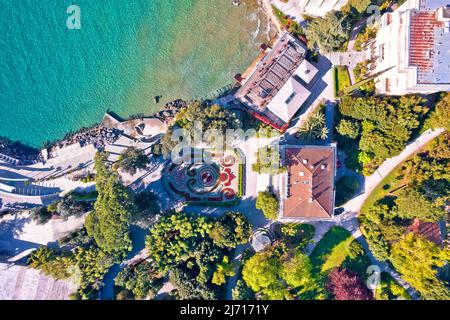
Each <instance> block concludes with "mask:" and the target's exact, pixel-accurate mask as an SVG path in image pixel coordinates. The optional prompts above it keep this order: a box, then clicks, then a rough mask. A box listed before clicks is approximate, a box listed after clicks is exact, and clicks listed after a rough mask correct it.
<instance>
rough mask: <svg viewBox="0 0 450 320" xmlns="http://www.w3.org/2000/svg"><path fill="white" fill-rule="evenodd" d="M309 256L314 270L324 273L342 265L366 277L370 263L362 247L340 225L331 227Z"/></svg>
mask: <svg viewBox="0 0 450 320" xmlns="http://www.w3.org/2000/svg"><path fill="white" fill-rule="evenodd" d="M310 257H311V262H312V264H313V269H314V272H315V273H321V274H324V275H326V274H327V273H328V272H330V271H331V270H332V269H334V268H336V267H344V268H347V269H350V270H352V271H354V272H356V273H358V274H359V275H360V276H361V277H362V278H366V276H367V272H366V271H367V267H368V266H369V265H370V261H369V258H368V257H367V255H366V253H365V251H364V248H363V247H362V246H361V245H360V244H359V243H358V242H357V241H356V240H355V238H353V236H352V235H351V234H350V232H348V231H347V230H345V229H344V228H341V227H333V228H331V229H330V230H329V231H328V232H327V233H326V234H325V235H324V237H323V238H322V240H320V241H319V243H318V244H317V246H316V247H315V248H314V251H313V252H312V254H311V256H310Z"/></svg>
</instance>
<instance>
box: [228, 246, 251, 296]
mask: <svg viewBox="0 0 450 320" xmlns="http://www.w3.org/2000/svg"><path fill="white" fill-rule="evenodd" d="M248 248H250V244H249V243H247V244H244V245H239V246H237V247H236V249H235V250H234V258H233V263H234V276H232V277H230V278H228V279H227V289H226V297H225V299H226V300H233V289H234V287H236V282H237V280H238V277H239V269H240V268H241V258H242V253H243V252H244V251H245V250H247V249H248Z"/></svg>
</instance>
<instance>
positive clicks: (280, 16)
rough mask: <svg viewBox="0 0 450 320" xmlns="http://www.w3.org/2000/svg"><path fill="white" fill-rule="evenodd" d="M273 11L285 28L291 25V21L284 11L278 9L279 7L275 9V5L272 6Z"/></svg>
mask: <svg viewBox="0 0 450 320" xmlns="http://www.w3.org/2000/svg"><path fill="white" fill-rule="evenodd" d="M272 10H273V12H274V13H275V15H276V16H277V18H278V20H279V21H280V23H281V24H282V25H283V26H287V25H288V23H289V19H286V18H285V17H286V15H285V14H284V13H283V11H281V10H280V9H278V8H277V7H275V6H274V5H272Z"/></svg>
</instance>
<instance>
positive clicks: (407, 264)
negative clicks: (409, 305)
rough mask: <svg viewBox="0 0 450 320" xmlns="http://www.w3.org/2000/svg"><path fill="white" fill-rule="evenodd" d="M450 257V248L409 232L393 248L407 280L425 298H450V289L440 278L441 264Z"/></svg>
mask: <svg viewBox="0 0 450 320" xmlns="http://www.w3.org/2000/svg"><path fill="white" fill-rule="evenodd" d="M449 260H450V250H449V249H448V248H445V249H440V248H439V247H437V246H436V245H435V244H434V243H433V242H431V241H428V240H426V239H425V238H423V237H421V236H419V235H416V234H413V233H409V234H407V235H406V236H404V237H403V238H402V239H401V240H400V241H399V242H397V243H395V244H394V245H393V247H392V254H391V258H390V261H391V262H392V264H393V266H394V267H395V269H396V270H397V271H398V272H400V274H401V275H402V277H403V279H404V280H405V281H406V282H408V283H409V284H410V285H411V286H412V287H413V288H415V289H416V290H417V291H418V292H420V294H421V295H422V296H423V297H424V298H425V299H432V300H435V299H439V300H448V299H450V290H449V289H448V288H447V287H446V286H445V284H444V283H443V282H442V281H441V280H440V279H439V278H438V276H437V270H436V268H438V267H443V266H444V265H445V264H446V263H448V261H449Z"/></svg>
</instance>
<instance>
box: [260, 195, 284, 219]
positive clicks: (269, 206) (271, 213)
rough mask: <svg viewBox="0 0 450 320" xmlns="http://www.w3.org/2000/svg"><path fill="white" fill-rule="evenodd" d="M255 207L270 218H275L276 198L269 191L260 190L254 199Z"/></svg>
mask: <svg viewBox="0 0 450 320" xmlns="http://www.w3.org/2000/svg"><path fill="white" fill-rule="evenodd" d="M256 209H258V210H261V211H262V212H263V213H264V216H265V217H266V218H267V219H270V220H277V219H278V213H279V209H280V206H279V202H278V198H277V197H276V196H275V195H274V194H273V193H271V192H260V193H259V194H258V198H257V199H256Z"/></svg>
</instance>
